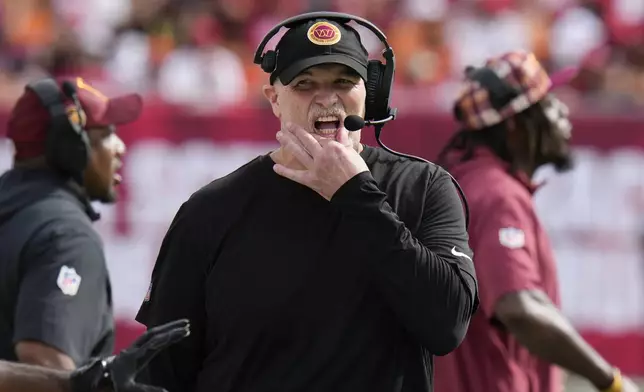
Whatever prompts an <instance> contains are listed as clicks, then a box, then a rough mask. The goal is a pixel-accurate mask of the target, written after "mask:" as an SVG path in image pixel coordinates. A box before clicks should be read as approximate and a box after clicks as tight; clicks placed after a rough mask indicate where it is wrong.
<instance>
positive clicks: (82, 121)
mask: <svg viewBox="0 0 644 392" xmlns="http://www.w3.org/2000/svg"><path fill="white" fill-rule="evenodd" d="M65 112H67V118H68V119H69V122H70V123H72V125H76V126H79V127H81V128H85V125H86V124H87V115H86V114H85V112H84V111H82V110H81V111H80V113H79V112H78V108H77V107H76V105H69V106H67V108H65Z"/></svg>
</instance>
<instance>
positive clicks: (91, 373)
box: [70, 320, 190, 392]
mask: <svg viewBox="0 0 644 392" xmlns="http://www.w3.org/2000/svg"><path fill="white" fill-rule="evenodd" d="M189 334H190V324H189V322H188V320H177V321H173V322H170V323H167V324H163V325H160V326H158V327H154V328H152V329H149V330H148V331H146V332H145V333H144V334H143V335H141V336H140V337H139V338H138V339H137V340H136V341H134V343H132V345H131V346H130V347H128V348H126V349H125V350H123V351H121V352H120V353H119V354H118V355H116V356H112V357H109V358H97V359H94V360H92V361H90V362H89V363H87V364H85V365H84V366H82V367H80V368H78V369H76V370H75V371H74V372H72V374H71V377H70V385H71V391H72V392H102V391H113V392H167V391H166V390H165V389H163V388H158V387H153V386H151V385H146V384H140V383H137V382H136V381H134V379H135V378H136V375H137V374H138V373H139V372H140V371H141V370H142V369H143V368H145V367H146V366H147V365H148V363H149V362H150V360H151V359H152V358H153V357H154V356H155V355H156V354H157V353H158V352H159V351H161V350H163V349H165V348H166V347H168V346H170V345H172V344H174V343H176V342H178V341H179V340H181V339H183V338H185V337H187V336H188V335H189Z"/></svg>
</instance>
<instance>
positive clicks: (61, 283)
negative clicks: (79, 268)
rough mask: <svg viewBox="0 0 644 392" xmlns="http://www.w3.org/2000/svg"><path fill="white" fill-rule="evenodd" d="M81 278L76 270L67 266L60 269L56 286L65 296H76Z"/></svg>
mask: <svg viewBox="0 0 644 392" xmlns="http://www.w3.org/2000/svg"><path fill="white" fill-rule="evenodd" d="M80 283H81V277H80V275H78V274H77V273H76V270H75V269H74V268H71V267H67V266H66V265H64V266H62V267H61V268H60V272H59V273H58V279H56V284H57V285H58V288H59V289H60V291H62V292H63V294H65V295H69V296H72V297H73V296H74V295H76V294H77V293H78V288H79V287H80Z"/></svg>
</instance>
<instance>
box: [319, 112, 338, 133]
mask: <svg viewBox="0 0 644 392" xmlns="http://www.w3.org/2000/svg"><path fill="white" fill-rule="evenodd" d="M313 128H314V129H315V133H316V134H318V135H320V136H322V137H335V135H336V134H337V133H338V131H339V130H340V117H338V116H323V117H319V118H318V119H317V120H316V121H315V122H313Z"/></svg>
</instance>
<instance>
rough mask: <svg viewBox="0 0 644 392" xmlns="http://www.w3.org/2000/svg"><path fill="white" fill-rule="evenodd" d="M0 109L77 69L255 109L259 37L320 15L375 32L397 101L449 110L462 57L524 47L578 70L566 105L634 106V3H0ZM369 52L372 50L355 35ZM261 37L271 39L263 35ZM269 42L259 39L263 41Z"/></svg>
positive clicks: (119, 83)
mask: <svg viewBox="0 0 644 392" xmlns="http://www.w3.org/2000/svg"><path fill="white" fill-rule="evenodd" d="M0 4H1V5H2V6H1V10H0V12H1V19H0V21H1V22H0V23H1V24H0V45H1V49H0V107H6V106H7V105H11V103H12V102H13V100H15V98H16V96H17V95H18V94H19V93H20V91H21V89H22V88H23V85H24V83H25V82H26V81H28V80H31V79H34V78H36V77H39V76H41V75H45V74H53V75H56V76H64V75H68V74H81V75H83V76H85V77H87V78H88V79H89V80H90V81H92V82H93V83H95V84H99V85H102V86H101V88H102V89H106V90H114V89H123V90H136V91H139V92H141V93H143V94H144V95H146V96H147V97H148V99H149V100H160V101H162V102H165V103H168V104H175V105H183V106H185V107H189V108H191V110H200V111H218V110H231V109H234V108H245V107H255V106H257V105H260V104H261V102H262V97H261V90H260V86H261V85H262V84H263V83H265V82H266V80H267V76H266V74H264V73H263V72H262V71H261V69H260V68H259V67H258V66H256V65H254V64H253V61H252V58H253V53H254V51H255V48H256V46H257V44H258V43H259V42H260V40H261V39H262V37H263V36H264V34H265V33H266V32H267V31H268V30H269V29H270V28H271V27H272V26H273V25H275V24H276V23H278V22H279V21H281V20H282V19H284V18H287V17H290V16H293V15H295V14H297V13H300V12H307V11H317V10H332V11H340V12H348V13H352V14H356V15H360V16H363V17H365V18H367V19H369V20H371V21H372V22H374V23H376V24H377V25H378V26H379V27H381V28H382V29H383V30H384V31H385V32H386V34H387V36H388V38H389V40H390V44H391V45H392V46H393V48H394V50H395V53H396V59H397V68H396V71H397V73H396V93H395V96H394V99H395V100H396V104H397V106H398V107H404V108H408V109H411V110H413V109H417V110H439V111H440V110H443V111H444V110H448V109H449V108H450V101H451V99H452V98H453V96H454V94H455V92H456V90H457V87H458V81H459V79H460V78H461V77H462V72H463V69H464V68H465V66H466V65H469V64H473V65H477V64H480V63H481V62H482V61H483V59H485V58H486V57H488V56H490V55H494V54H497V53H501V52H504V51H507V50H514V49H517V48H523V49H525V50H531V51H534V52H535V53H536V54H537V56H538V57H539V58H540V59H541V61H543V63H544V64H546V65H547V67H548V68H549V69H550V70H557V69H560V68H562V67H567V66H578V67H580V68H581V72H580V74H579V76H578V77H577V79H576V80H575V81H574V83H573V86H572V88H570V89H567V90H566V91H563V92H562V94H563V95H564V97H565V99H566V100H567V101H568V103H569V104H572V105H576V107H579V108H584V109H586V110H589V111H592V112H593V113H598V112H606V113H612V114H615V113H627V114H632V113H638V112H641V113H644V110H642V109H643V108H644V1H642V0H273V1H267V0H19V1H18V0H0ZM359 31H360V33H361V35H362V37H363V39H364V42H365V46H367V48H368V49H369V50H370V52H371V53H372V54H373V55H374V56H378V55H379V53H380V51H381V49H382V46H381V44H380V43H379V41H378V40H377V39H376V38H375V37H374V36H372V35H371V34H369V33H368V32H367V31H366V30H364V29H359ZM271 42H272V43H274V42H275V40H273V41H271ZM269 46H270V45H269Z"/></svg>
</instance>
